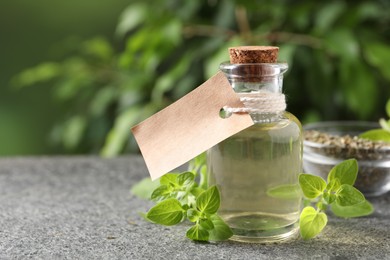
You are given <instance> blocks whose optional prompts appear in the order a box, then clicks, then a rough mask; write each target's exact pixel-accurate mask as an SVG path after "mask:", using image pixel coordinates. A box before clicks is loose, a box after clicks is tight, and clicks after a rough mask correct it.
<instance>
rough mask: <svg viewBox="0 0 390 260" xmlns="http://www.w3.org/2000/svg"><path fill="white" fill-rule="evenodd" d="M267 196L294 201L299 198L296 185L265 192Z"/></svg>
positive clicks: (298, 188) (299, 192)
mask: <svg viewBox="0 0 390 260" xmlns="http://www.w3.org/2000/svg"><path fill="white" fill-rule="evenodd" d="M267 196H269V197H272V198H278V199H296V198H299V197H300V196H301V188H300V187H299V185H298V184H285V185H279V186H276V187H272V188H270V189H268V190H267Z"/></svg>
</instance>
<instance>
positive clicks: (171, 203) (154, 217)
mask: <svg viewBox="0 0 390 260" xmlns="http://www.w3.org/2000/svg"><path fill="white" fill-rule="evenodd" d="M183 216H184V210H183V208H182V206H181V205H180V202H179V201H178V200H177V199H173V198H171V199H167V200H164V201H161V202H160V203H158V204H156V205H155V206H154V207H152V208H151V209H150V210H149V212H148V213H147V214H146V217H147V218H148V219H149V220H151V221H152V222H154V223H157V224H161V225H166V226H171V225H176V224H178V223H180V222H181V221H182V219H183Z"/></svg>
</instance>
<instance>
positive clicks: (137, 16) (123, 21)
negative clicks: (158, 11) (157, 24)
mask: <svg viewBox="0 0 390 260" xmlns="http://www.w3.org/2000/svg"><path fill="white" fill-rule="evenodd" d="M147 14H148V7H147V5H145V4H144V3H136V4H132V5H130V6H128V7H127V8H126V9H125V10H124V11H123V13H122V14H121V16H120V18H119V23H118V26H117V28H116V34H118V35H119V36H124V35H125V34H126V33H127V32H129V31H130V30H132V29H134V28H135V27H136V26H138V25H139V24H141V23H142V22H143V21H144V20H145V19H147V17H148V15H147Z"/></svg>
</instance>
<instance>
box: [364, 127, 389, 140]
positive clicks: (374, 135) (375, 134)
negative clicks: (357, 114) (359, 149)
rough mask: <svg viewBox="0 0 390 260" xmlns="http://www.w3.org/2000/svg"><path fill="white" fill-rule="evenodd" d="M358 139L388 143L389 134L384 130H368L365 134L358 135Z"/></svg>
mask: <svg viewBox="0 0 390 260" xmlns="http://www.w3.org/2000/svg"><path fill="white" fill-rule="evenodd" d="M359 137H360V138H363V139H368V140H371V141H383V142H390V132H388V131H386V130H384V129H373V130H368V131H367V132H364V133H362V134H360V135H359Z"/></svg>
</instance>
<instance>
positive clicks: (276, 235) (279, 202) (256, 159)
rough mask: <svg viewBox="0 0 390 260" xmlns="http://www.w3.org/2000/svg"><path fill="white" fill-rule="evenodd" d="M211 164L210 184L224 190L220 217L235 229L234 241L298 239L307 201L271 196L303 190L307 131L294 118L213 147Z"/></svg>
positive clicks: (260, 126) (287, 116)
mask: <svg viewBox="0 0 390 260" xmlns="http://www.w3.org/2000/svg"><path fill="white" fill-rule="evenodd" d="M207 159H208V167H209V185H217V186H218V188H219V190H220V193H221V206H220V209H219V212H218V214H219V215H220V216H221V217H222V218H223V219H224V220H225V221H226V223H227V224H228V225H229V226H230V227H231V228H232V230H233V233H234V236H233V237H232V240H238V241H244V242H277V241H283V240H286V239H288V238H290V237H294V235H295V234H296V233H297V231H298V225H297V222H298V219H299V213H300V210H301V201H302V199H301V198H300V196H298V197H297V196H295V197H294V196H293V197H291V198H285V197H284V198H280V197H279V198H278V197H275V196H270V195H267V191H269V190H270V189H272V188H275V187H279V186H280V185H297V184H298V175H299V173H300V172H302V136H301V127H300V123H299V121H298V120H297V119H296V118H295V117H294V116H293V115H291V114H290V113H288V112H286V113H285V114H284V115H283V118H282V119H279V120H277V121H276V122H271V123H258V124H255V125H253V126H252V127H250V128H248V129H245V130H243V131H241V132H239V133H238V134H236V135H234V136H232V137H230V138H228V139H226V140H225V141H223V142H221V143H219V144H218V145H216V146H214V147H213V148H211V149H210V150H209V152H208V158H207Z"/></svg>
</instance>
